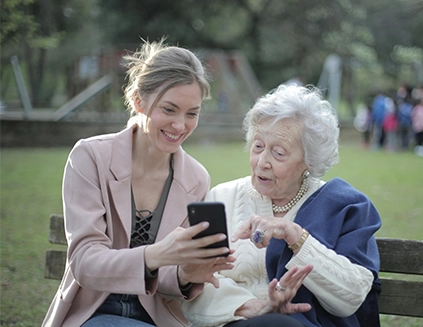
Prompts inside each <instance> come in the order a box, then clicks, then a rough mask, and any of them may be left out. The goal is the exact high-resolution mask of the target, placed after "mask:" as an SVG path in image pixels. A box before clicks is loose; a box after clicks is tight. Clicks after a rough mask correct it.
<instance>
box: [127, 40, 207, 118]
mask: <svg viewBox="0 0 423 327" xmlns="http://www.w3.org/2000/svg"><path fill="white" fill-rule="evenodd" d="M164 41H165V39H164V38H163V39H161V40H160V41H159V42H151V43H150V42H148V41H144V43H143V45H142V47H141V49H140V50H138V51H136V52H135V53H133V54H132V55H126V56H124V57H123V65H124V66H125V67H126V68H127V71H126V73H127V75H126V77H127V79H128V83H127V85H126V87H125V88H124V97H125V105H126V106H127V108H128V110H129V111H130V118H129V120H128V126H129V125H132V124H134V123H135V122H137V121H138V119H137V116H138V110H137V108H136V105H135V101H136V99H137V97H140V98H141V99H144V98H148V97H149V96H150V95H151V94H152V93H154V92H157V91H159V92H158V95H157V97H156V99H155V100H154V101H153V104H152V106H151V107H154V106H155V105H156V103H157V101H158V100H159V99H160V97H161V96H162V95H163V94H164V93H165V92H166V91H167V90H169V89H170V88H172V87H174V86H177V85H181V84H192V83H194V82H197V83H198V84H199V86H200V89H201V93H202V99H203V100H204V99H208V98H209V97H210V84H209V82H208V77H207V74H206V71H205V69H204V67H203V65H202V63H201V61H200V59H199V58H198V57H197V56H196V55H195V54H194V53H193V52H191V51H190V50H187V49H184V48H181V47H177V46H169V45H167V44H165V43H164ZM148 112H149V114H150V108H148Z"/></svg>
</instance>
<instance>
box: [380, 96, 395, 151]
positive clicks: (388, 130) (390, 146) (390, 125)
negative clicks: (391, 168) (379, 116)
mask: <svg viewBox="0 0 423 327" xmlns="http://www.w3.org/2000/svg"><path fill="white" fill-rule="evenodd" d="M385 108H386V113H385V118H384V119H383V124H382V128H383V132H384V134H385V136H386V150H387V151H388V152H394V151H395V150H396V147H397V129H398V120H397V109H396V106H395V103H394V101H393V100H392V99H391V98H390V97H386V98H385Z"/></svg>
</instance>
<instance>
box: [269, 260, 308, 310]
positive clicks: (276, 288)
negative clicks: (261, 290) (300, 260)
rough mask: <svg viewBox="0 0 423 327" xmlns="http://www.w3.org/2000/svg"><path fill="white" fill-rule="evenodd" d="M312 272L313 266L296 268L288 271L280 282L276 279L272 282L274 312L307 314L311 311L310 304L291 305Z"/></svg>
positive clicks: (270, 291)
mask: <svg viewBox="0 0 423 327" xmlns="http://www.w3.org/2000/svg"><path fill="white" fill-rule="evenodd" d="M312 270H313V266H312V265H307V266H304V267H294V268H292V269H291V270H289V271H287V272H286V273H285V274H284V275H283V276H282V278H281V279H280V280H279V281H278V280H277V279H276V278H275V279H273V280H272V281H271V282H270V284H269V299H270V303H271V306H272V308H273V312H280V313H283V314H293V313H298V312H307V311H309V310H310V309H311V305H310V304H308V303H291V301H292V299H293V298H294V296H295V294H297V291H298V289H299V288H300V287H301V285H302V283H303V281H304V279H305V278H306V277H307V275H308V274H309V273H310V272H311V271H312Z"/></svg>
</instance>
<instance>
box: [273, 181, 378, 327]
mask: <svg viewBox="0 0 423 327" xmlns="http://www.w3.org/2000/svg"><path fill="white" fill-rule="evenodd" d="M295 222H296V223H297V224H299V225H300V226H302V227H303V228H305V229H307V230H308V231H309V232H310V234H311V235H313V237H314V238H316V239H317V240H318V241H320V242H321V243H322V244H324V245H325V246H326V247H327V248H329V249H332V250H334V251H335V252H336V253H337V254H340V255H343V256H345V257H347V258H348V259H349V260H350V261H351V262H352V263H355V264H358V265H361V266H363V267H366V268H367V269H369V270H370V271H371V272H372V273H373V275H374V283H373V288H372V291H371V292H370V293H369V295H368V297H367V299H366V301H365V302H364V303H363V305H362V306H361V308H360V309H359V310H358V311H357V312H356V314H354V315H352V316H349V317H346V318H340V317H336V316H334V315H332V314H330V313H329V312H327V311H326V310H325V309H323V307H322V306H321V305H320V304H319V301H318V300H317V299H316V297H315V296H314V295H313V293H311V292H310V291H309V290H308V289H307V288H306V287H305V286H304V285H303V286H301V288H300V289H299V290H298V292H297V294H296V296H295V297H294V299H293V301H292V302H293V303H304V302H305V303H310V304H311V306H312V309H311V310H310V311H309V312H305V313H298V314H293V315H292V317H294V318H295V319H297V320H299V321H301V322H302V323H303V324H304V325H305V326H307V327H315V326H323V327H332V326H333V327H343V326H345V327H354V326H360V325H361V326H379V312H378V305H377V294H378V293H379V291H380V283H379V279H378V272H379V265H380V261H379V251H378V248H377V244H376V240H375V238H374V236H373V234H374V233H375V232H376V231H377V230H378V229H379V228H380V226H381V219H380V216H379V213H378V212H377V210H376V208H375V207H374V205H373V204H372V203H371V201H370V200H369V198H368V197H367V196H366V195H364V194H363V193H361V192H359V191H358V190H356V189H355V188H354V187H352V186H351V185H350V184H348V183H347V182H345V181H343V180H342V179H340V178H334V179H333V180H331V181H329V182H327V183H326V184H325V185H323V186H322V187H321V188H319V189H318V190H317V191H316V192H314V193H313V194H312V195H311V196H310V197H309V198H308V199H307V200H306V201H305V202H304V204H303V205H302V207H301V208H300V210H299V211H298V213H297V216H296V218H295ZM291 258H292V251H291V250H290V249H288V247H287V245H286V242H285V241H284V240H277V239H271V242H270V244H269V246H268V247H267V252H266V268H267V273H268V275H269V280H272V279H273V278H277V279H280V278H281V276H282V275H283V274H284V273H285V272H286V268H285V265H286V263H287V262H288V261H289V260H290V259H291Z"/></svg>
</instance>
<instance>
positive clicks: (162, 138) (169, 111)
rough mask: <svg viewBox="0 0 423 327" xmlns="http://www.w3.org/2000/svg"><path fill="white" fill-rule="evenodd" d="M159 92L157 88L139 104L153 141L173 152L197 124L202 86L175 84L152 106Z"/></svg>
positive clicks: (163, 149)
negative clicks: (145, 111)
mask: <svg viewBox="0 0 423 327" xmlns="http://www.w3.org/2000/svg"><path fill="white" fill-rule="evenodd" d="M157 94H158V91H157V92H155V93H153V94H151V95H150V96H149V97H148V98H147V99H145V100H142V101H141V103H140V107H141V108H142V109H141V110H140V111H141V114H142V115H143V118H144V119H143V121H144V130H145V132H146V135H147V137H148V139H149V141H150V144H152V145H154V146H155V147H156V148H158V149H159V150H161V151H163V152H166V153H174V152H176V151H177V150H178V148H179V146H180V145H181V144H182V143H183V142H184V141H185V140H186V138H187V137H188V136H189V135H190V134H191V133H192V132H193V131H194V129H195V128H196V127H197V124H198V116H199V113H200V109H201V101H202V94H201V89H200V86H199V84H198V83H192V84H182V85H177V86H174V87H172V88H170V89H169V90H167V91H166V92H165V93H164V94H163V95H162V97H161V98H160V99H159V100H158V101H157V103H156V104H155V105H154V107H151V106H152V104H153V103H154V101H155V99H156V97H157ZM144 108H147V109H146V110H147V111H148V112H147V113H144V111H143V109H144ZM148 108H149V109H148Z"/></svg>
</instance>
